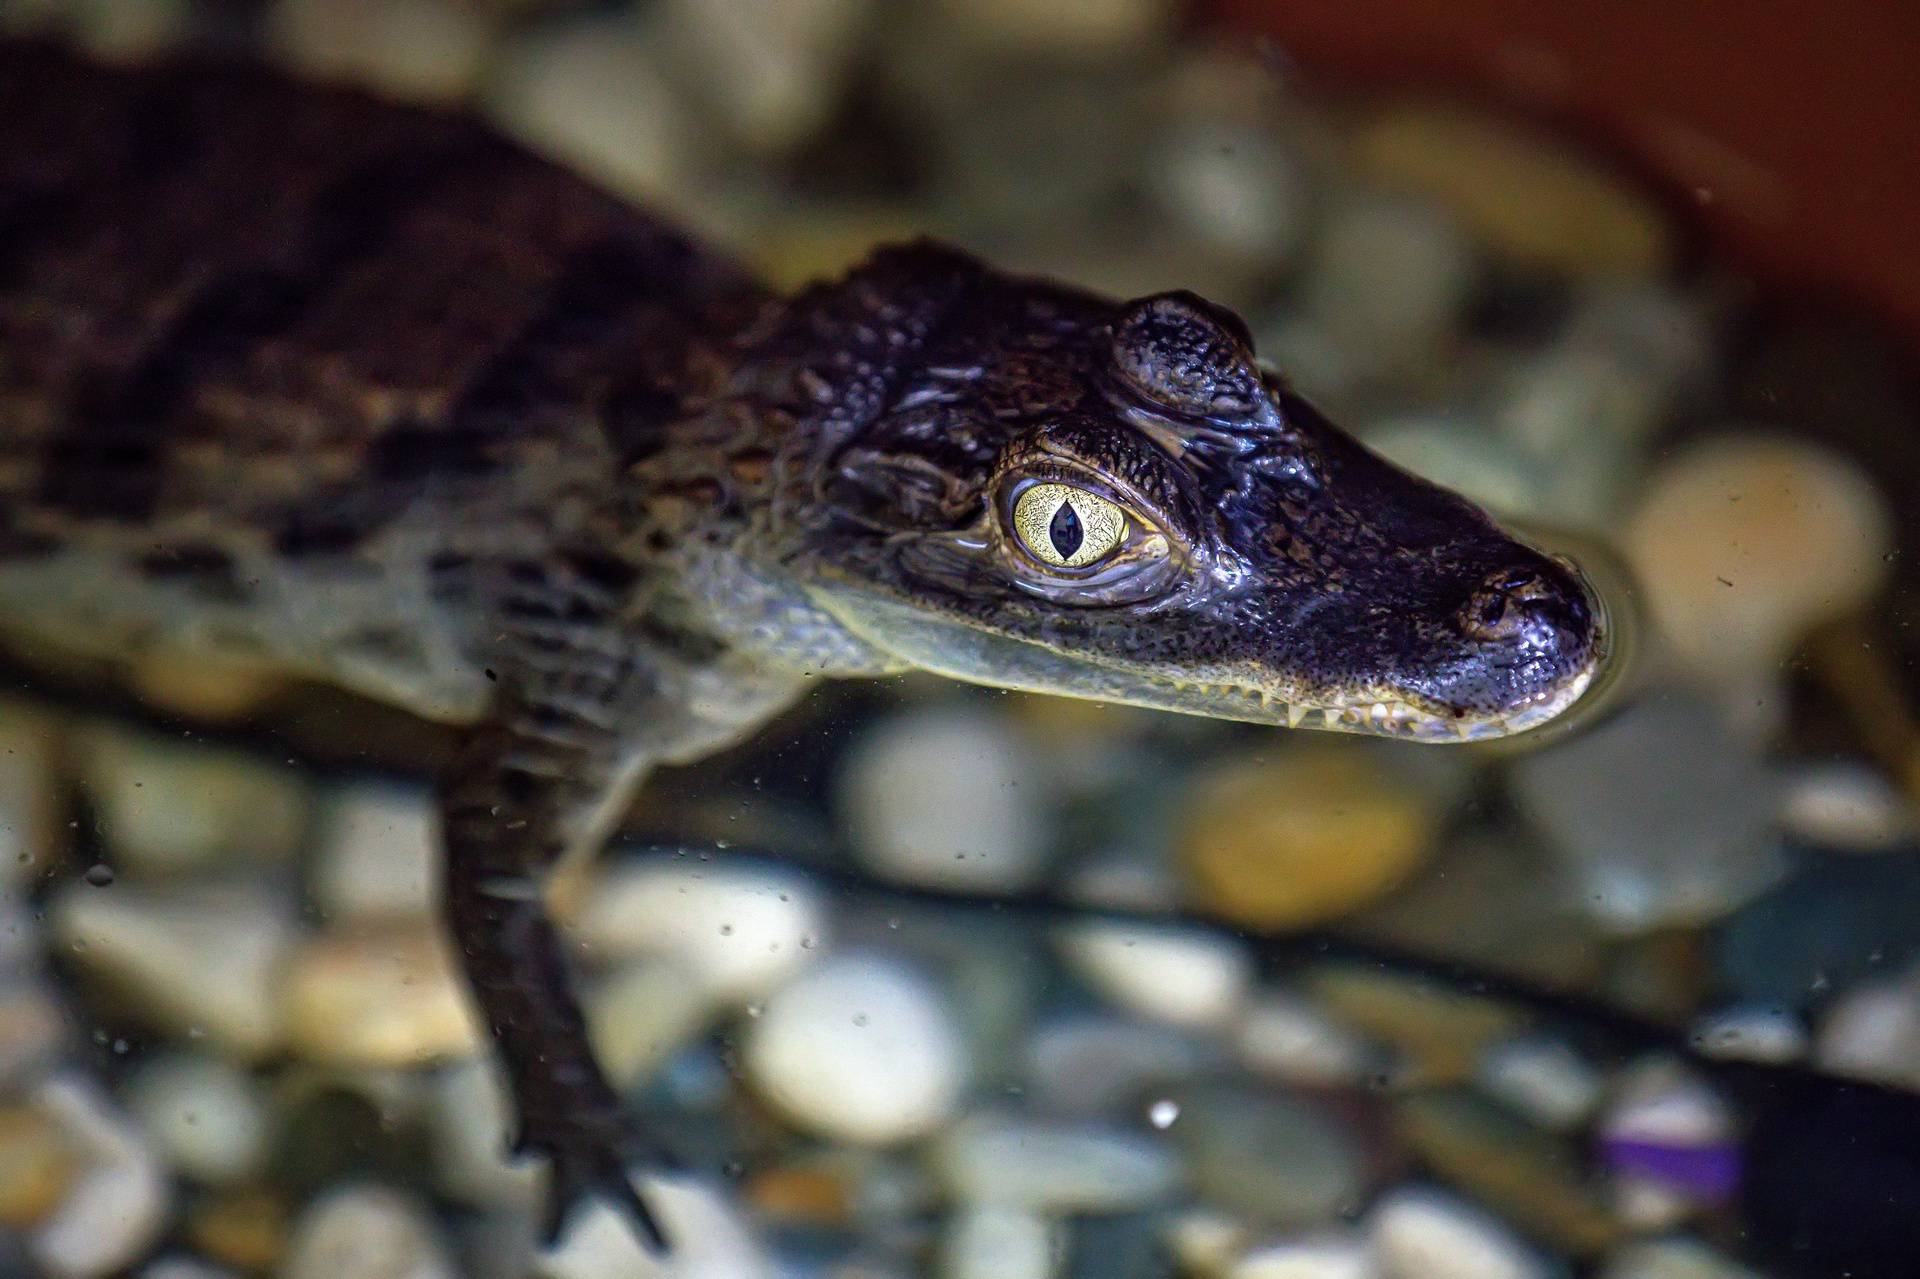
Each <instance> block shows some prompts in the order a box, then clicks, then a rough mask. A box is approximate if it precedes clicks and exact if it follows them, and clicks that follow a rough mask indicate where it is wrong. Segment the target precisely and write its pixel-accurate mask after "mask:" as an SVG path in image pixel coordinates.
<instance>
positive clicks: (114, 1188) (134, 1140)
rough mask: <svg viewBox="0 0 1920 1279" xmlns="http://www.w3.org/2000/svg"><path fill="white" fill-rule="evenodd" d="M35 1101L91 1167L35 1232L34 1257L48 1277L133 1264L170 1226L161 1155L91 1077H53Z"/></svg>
mask: <svg viewBox="0 0 1920 1279" xmlns="http://www.w3.org/2000/svg"><path fill="white" fill-rule="evenodd" d="M35 1101H36V1103H37V1104H38V1105H39V1106H40V1107H41V1108H42V1109H44V1110H46V1111H47V1112H48V1113H50V1114H52V1115H54V1116H55V1117H56V1118H57V1119H59V1120H60V1122H61V1124H62V1125H63V1126H64V1127H65V1129H66V1130H67V1132H68V1134H69V1135H70V1136H71V1137H72V1138H73V1139H74V1141H75V1143H76V1144H77V1145H78V1146H79V1147H80V1148H81V1150H82V1151H83V1152H84V1157H85V1160H86V1165H87V1167H86V1171H85V1172H83V1173H82V1175H81V1177H80V1180H79V1183H78V1184H77V1185H75V1186H74V1188H73V1189H72V1190H71V1191H69V1192H68V1194H67V1198H66V1201H65V1202H64V1203H62V1204H61V1205H60V1207H59V1209H58V1211H56V1212H55V1213H54V1215H53V1217H52V1218H50V1219H49V1220H47V1221H46V1222H45V1223H43V1224H42V1225H40V1226H39V1227H38V1228H37V1229H36V1230H35V1231H34V1232H33V1234H32V1235H31V1236H30V1238H29V1240H28V1246H29V1248H30V1250H31V1252H32V1254H33V1257H34V1260H35V1261H36V1262H37V1263H38V1264H39V1266H40V1267H41V1269H42V1270H43V1271H45V1273H46V1274H47V1275H48V1276H50V1279H93V1277H94V1276H98V1275H106V1274H110V1273H112V1272H114V1271H117V1270H120V1269H122V1268H123V1267H125V1266H128V1265H130V1264H132V1262H133V1261H134V1260H135V1259H137V1258H138V1257H139V1256H140V1255H141V1254H142V1253H144V1252H145V1251H146V1250H147V1249H148V1248H149V1247H150V1246H152V1243H153V1241H154V1239H155V1238H157V1237H158V1236H159V1233H160V1230H161V1228H162V1227H163V1226H164V1225H165V1224H166V1220H167V1214H168V1210H169V1208H170V1200H171V1198H172V1195H171V1189H170V1183H169V1182H168V1180H167V1175H166V1170H165V1169H164V1168H163V1167H162V1166H161V1163H160V1160H159V1158H158V1157H157V1156H156V1155H155V1153H154V1151H153V1150H152V1148H151V1147H150V1146H148V1145H147V1143H146V1142H145V1140H144V1139H143V1134H142V1133H141V1132H140V1130H139V1129H138V1128H137V1127H135V1126H134V1125H133V1124H132V1123H130V1122H129V1121H128V1120H127V1118H126V1117H125V1116H124V1115H121V1114H119V1113H118V1112H116V1111H115V1110H113V1109H112V1107H111V1105H110V1104H109V1103H108V1101H107V1099H106V1098H105V1097H104V1096H102V1095H101V1094H100V1092H99V1091H98V1090H97V1089H96V1088H95V1087H94V1085H93V1084H92V1083H91V1082H89V1081H86V1080H83V1079H80V1078H78V1077H70V1076H60V1077H56V1078H53V1079H49V1080H47V1081H45V1082H44V1083H42V1084H41V1085H40V1086H39V1087H38V1088H37V1089H35Z"/></svg>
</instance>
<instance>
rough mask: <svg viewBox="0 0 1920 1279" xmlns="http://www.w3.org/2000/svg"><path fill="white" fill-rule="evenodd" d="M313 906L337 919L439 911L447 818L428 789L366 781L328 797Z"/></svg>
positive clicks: (322, 815) (317, 855)
mask: <svg viewBox="0 0 1920 1279" xmlns="http://www.w3.org/2000/svg"><path fill="white" fill-rule="evenodd" d="M320 809H321V811H320V819H319V822H318V826H319V838H318V840H317V847H316V848H315V850H314V871H313V883H312V887H311V891H312V894H313V900H314V904H315V905H316V906H318V907H319V908H320V911H321V913H322V914H323V915H325V916H327V917H328V918H332V919H366V918H376V917H391V916H395V915H414V916H421V915H431V914H433V913H434V912H435V911H437V910H438V909H439V905H440V903H439V892H440V842H439V841H440V822H439V818H438V817H437V816H436V815H435V813H434V810H433V797H432V795H430V794H429V793H428V792H427V791H425V790H423V789H413V788H408V787H401V786H394V785H390V784H386V783H378V782H362V783H356V784H352V785H347V786H341V787H338V788H336V789H334V790H332V791H331V792H329V793H328V794H326V795H325V796H324V797H323V798H322V800H321V806H320Z"/></svg>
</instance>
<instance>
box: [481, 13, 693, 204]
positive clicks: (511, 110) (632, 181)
mask: <svg viewBox="0 0 1920 1279" xmlns="http://www.w3.org/2000/svg"><path fill="white" fill-rule="evenodd" d="M660 61H661V51H660V49H659V48H658V46H657V43H656V42H655V40H654V39H653V37H652V34H651V33H650V32H649V31H647V30H646V29H645V28H644V27H643V26H642V25H641V24H639V23H637V22H635V21H633V20H632V19H631V18H630V17H628V16H626V15H620V14H611V15H594V16H582V17H579V18H574V19H571V20H568V21H565V22H561V23H550V24H546V25H543V26H542V27H540V28H538V29H537V30H535V31H532V32H530V33H528V34H525V35H522V36H519V37H517V38H516V39H514V40H513V41H512V42H511V43H509V44H508V45H506V46H505V47H504V48H503V50H502V51H501V54H500V57H499V59H498V60H497V62H496V63H495V65H494V68H493V71H492V74H491V75H490V77H489V80H490V83H489V85H488V88H487V91H486V96H485V99H484V102H485V105H486V107H487V109H488V114H489V115H490V116H491V117H492V118H493V119H494V120H495V122H496V123H498V124H500V125H501V126H503V127H504V128H505V129H506V130H507V132H509V133H511V134H513V135H514V136H515V137H517V138H519V139H520V140H521V141H522V142H525V143H526V144H528V145H529V146H531V147H533V148H534V149H535V150H537V151H540V152H543V153H544V154H546V155H548V156H549V157H551V158H553V159H555V160H558V161H560V162H561V163H563V164H566V165H568V166H570V167H572V168H574V169H576V170H578V171H579V172H582V173H584V174H586V175H587V176H589V177H592V178H595V179H597V180H599V181H601V182H604V183H606V184H607V185H609V186H611V187H612V188H613V189H615V190H617V191H621V192H624V193H626V194H628V195H633V196H642V197H651V198H654V199H656V200H657V199H659V198H660V197H661V196H662V194H663V193H670V192H672V191H673V190H674V189H675V188H676V186H677V185H678V184H679V183H680V182H681V180H682V179H683V178H685V177H686V176H687V173H688V170H689V168H690V165H691V160H692V157H693V155H694V154H696V153H697V150H698V147H699V146H700V142H699V140H698V138H697V136H696V133H695V130H694V125H693V120H692V118H691V117H690V116H689V114H688V111H687V108H686V106H685V105H684V104H683V103H682V102H681V101H680V99H679V95H678V93H677V91H676V90H675V89H674V88H673V87H672V85H671V84H670V83H669V81H668V77H667V76H666V74H665V72H664V71H663V69H662V67H661V65H660Z"/></svg>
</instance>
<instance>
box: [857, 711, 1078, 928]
mask: <svg viewBox="0 0 1920 1279" xmlns="http://www.w3.org/2000/svg"><path fill="white" fill-rule="evenodd" d="M839 787H840V789H839V797H838V798H839V810H840V812H841V814H842V816H843V818H844V820H845V822H846V826H847V831H848V834H849V836H850V838H851V839H852V840H853V846H854V851H855V852H856V853H857V854H858V855H859V856H860V858H861V860H862V861H863V862H865V863H866V864H867V865H868V866H870V867H872V868H873V869H874V870H875V871H876V872H878V873H879V874H882V875H885V876H887V877H888V878H890V879H896V880H899V881H901V882H903V883H909V884H917V885H923V886H926V887H930V888H951V889H956V890H967V891H1013V890H1016V889H1020V888H1024V887H1029V886H1031V885H1032V884H1033V883H1034V882H1035V880H1036V879H1037V878H1038V877H1039V875H1040V874H1041V873H1042V872H1043V871H1044V870H1045V869H1046V858H1047V853H1048V849H1049V846H1050V844H1051V842H1052V839H1051V836H1052V827H1053V812H1052V805H1051V803H1050V802H1049V793H1050V790H1051V787H1050V785H1049V781H1048V774H1047V769H1046V767H1045V765H1044V763H1043V761H1041V760H1040V759H1039V758H1037V757H1036V756H1035V754H1034V753H1033V752H1032V751H1031V750H1029V749H1028V748H1027V747H1026V746H1025V744H1024V743H1022V742H1021V741H1020V740H1019V739H1018V738H1016V737H1015V736H1013V735H1012V734H1011V733H1009V732H1008V729H1007V723H1006V721H1005V720H1004V719H1003V718H1001V717H998V716H995V715H991V714H988V713H987V712H986V711H984V710H980V709H976V708H974V707H971V706H966V705H958V706H947V707H940V706H936V707H931V708H926V709H916V710H910V711H904V712H901V713H899V714H897V715H894V716H890V717H888V718H886V719H883V720H881V721H880V722H879V723H877V724H875V725H874V726H872V727H871V728H869V729H868V730H867V731H866V732H865V733H863V734H862V735H861V737H860V738H859V740H858V741H857V742H855V744H854V746H853V748H852V749H851V750H850V751H849V752H848V755H847V758H846V759H845V761H844V762H843V764H842V766H841V771H840V783H839Z"/></svg>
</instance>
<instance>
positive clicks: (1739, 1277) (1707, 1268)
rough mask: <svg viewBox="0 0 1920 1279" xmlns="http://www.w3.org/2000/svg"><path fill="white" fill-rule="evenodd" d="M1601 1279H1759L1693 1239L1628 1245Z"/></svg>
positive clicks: (1609, 1261)
mask: <svg viewBox="0 0 1920 1279" xmlns="http://www.w3.org/2000/svg"><path fill="white" fill-rule="evenodd" d="M1600 1279H1761V1276H1760V1273H1759V1272H1758V1271H1755V1270H1749V1269H1748V1268H1747V1267H1745V1266H1743V1265H1741V1264H1740V1263H1739V1262H1737V1261H1734V1260H1733V1259H1732V1258H1731V1257H1726V1256H1722V1255H1721V1254H1720V1253H1717V1252H1715V1251H1714V1250H1713V1249H1711V1248H1709V1247H1707V1245H1705V1244H1703V1243H1700V1242H1698V1241H1697V1240H1692V1239H1650V1240H1646V1241H1644V1242H1640V1243H1631V1244H1628V1245H1627V1246H1626V1247H1624V1248H1622V1249H1620V1250H1619V1251H1618V1252H1616V1253H1614V1254H1613V1256H1611V1257H1609V1258H1608V1259H1607V1264H1606V1266H1605V1267H1603V1268H1602V1269H1601V1271H1600Z"/></svg>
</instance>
